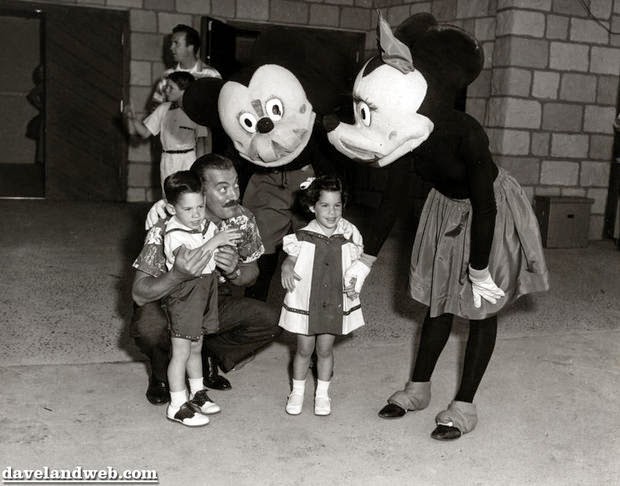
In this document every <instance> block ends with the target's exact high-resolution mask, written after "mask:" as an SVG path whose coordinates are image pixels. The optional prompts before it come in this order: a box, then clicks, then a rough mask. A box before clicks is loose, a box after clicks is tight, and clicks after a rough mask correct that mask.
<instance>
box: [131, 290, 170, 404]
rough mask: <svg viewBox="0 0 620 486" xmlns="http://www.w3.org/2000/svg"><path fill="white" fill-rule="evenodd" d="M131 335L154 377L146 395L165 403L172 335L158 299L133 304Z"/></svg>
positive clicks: (154, 401)
mask: <svg viewBox="0 0 620 486" xmlns="http://www.w3.org/2000/svg"><path fill="white" fill-rule="evenodd" d="M131 336H132V337H133V338H134V340H135V343H136V345H137V346H138V348H139V349H140V351H141V352H142V353H144V355H146V357H147V358H148V360H149V364H150V368H151V377H150V379H149V387H148V389H147V391H146V398H147V399H148V400H149V402H151V403H152V404H154V405H157V404H162V403H166V402H168V400H169V398H170V397H169V394H168V378H167V370H168V362H169V360H170V334H169V332H168V321H167V319H166V316H165V314H164V313H163V311H162V309H161V306H160V305H159V302H153V303H149V304H145V305H143V306H137V305H134V312H133V316H132V319H131Z"/></svg>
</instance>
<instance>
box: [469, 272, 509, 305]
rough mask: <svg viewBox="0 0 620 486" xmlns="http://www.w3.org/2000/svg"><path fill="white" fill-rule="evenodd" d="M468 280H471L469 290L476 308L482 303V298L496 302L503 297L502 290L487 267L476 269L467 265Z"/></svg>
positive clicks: (492, 302)
mask: <svg viewBox="0 0 620 486" xmlns="http://www.w3.org/2000/svg"><path fill="white" fill-rule="evenodd" d="M468 270H469V280H470V281H471V291H472V293H473V294H474V307H476V308H478V307H480V306H481V305H482V299H484V300H486V301H487V302H490V303H491V304H496V303H497V301H498V300H499V299H500V298H502V297H504V295H506V294H504V291H503V290H502V289H500V288H499V287H498V286H497V285H495V282H493V279H492V278H491V274H490V273H489V267H487V268H483V269H482V270H476V269H475V268H472V267H471V266H469V268H468Z"/></svg>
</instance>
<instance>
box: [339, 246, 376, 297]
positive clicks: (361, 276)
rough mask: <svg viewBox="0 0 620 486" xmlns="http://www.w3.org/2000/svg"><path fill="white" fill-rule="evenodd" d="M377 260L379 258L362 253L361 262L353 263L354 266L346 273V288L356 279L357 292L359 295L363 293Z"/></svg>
mask: <svg viewBox="0 0 620 486" xmlns="http://www.w3.org/2000/svg"><path fill="white" fill-rule="evenodd" d="M376 259H377V257H374V256H370V255H367V254H366V253H362V255H361V256H360V258H359V260H356V261H355V262H353V264H352V265H351V266H350V267H349V268H347V270H346V271H345V272H344V284H345V286H348V285H350V284H351V280H353V279H355V291H356V292H357V293H358V294H359V293H360V292H361V291H362V286H363V285H364V280H366V277H368V274H369V273H370V269H371V268H372V264H373V263H374V262H375V260H376Z"/></svg>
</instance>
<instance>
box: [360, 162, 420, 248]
mask: <svg viewBox="0 0 620 486" xmlns="http://www.w3.org/2000/svg"><path fill="white" fill-rule="evenodd" d="M410 166H411V159H410V157H408V156H405V157H402V158H401V159H399V160H397V161H396V162H394V163H392V164H390V165H389V166H387V167H385V168H382V169H373V170H381V171H388V172H389V173H388V180H387V186H386V188H385V190H384V191H383V198H382V199H381V203H380V205H379V207H378V208H377V209H376V210H375V212H374V214H373V217H372V218H371V219H370V220H369V221H365V224H363V225H362V228H363V229H361V230H360V231H361V232H362V237H363V238H364V253H366V254H368V255H372V256H377V255H378V254H379V251H380V250H381V247H382V246H383V243H384V242H385V240H386V239H387V237H388V235H389V234H390V231H391V230H392V227H393V226H394V223H395V222H396V218H397V216H398V213H399V211H400V209H401V208H402V206H403V200H404V198H406V197H408V192H409V182H410V179H411V177H412V174H411V173H410V171H409V168H410Z"/></svg>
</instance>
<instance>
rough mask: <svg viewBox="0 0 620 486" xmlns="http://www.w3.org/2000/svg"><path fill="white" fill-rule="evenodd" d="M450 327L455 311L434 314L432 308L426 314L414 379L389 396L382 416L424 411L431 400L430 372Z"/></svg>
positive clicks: (380, 415)
mask: <svg viewBox="0 0 620 486" xmlns="http://www.w3.org/2000/svg"><path fill="white" fill-rule="evenodd" d="M451 330H452V314H442V315H440V316H437V317H431V316H430V311H428V312H427V313H426V317H425V318H424V323H423V324H422V333H421V336H420V345H419V348H418V353H417V355H416V360H415V366H414V369H413V374H412V378H411V381H409V382H407V383H406V384H405V389H404V390H399V391H397V392H396V393H394V394H392V395H391V396H390V397H389V398H388V400H387V401H388V404H387V405H385V406H384V407H383V408H382V409H381V410H380V411H379V417H381V418H385V419H393V418H399V417H402V416H403V415H405V414H406V413H407V411H413V410H423V409H424V408H426V407H427V406H428V404H429V402H430V400H431V382H430V380H431V375H432V374H433V370H434V369H435V365H436V364H437V360H438V359H439V356H440V355H441V352H442V351H443V348H444V347H445V345H446V342H447V341H448V338H449V337H450V331H451Z"/></svg>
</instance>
